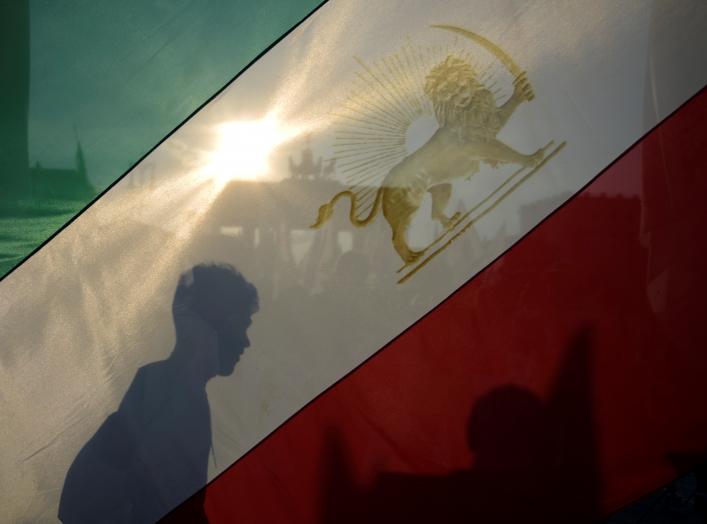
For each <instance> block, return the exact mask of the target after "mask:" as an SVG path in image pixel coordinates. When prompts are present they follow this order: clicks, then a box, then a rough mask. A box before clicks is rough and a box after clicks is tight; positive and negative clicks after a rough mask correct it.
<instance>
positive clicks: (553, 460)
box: [167, 92, 707, 523]
mask: <svg viewBox="0 0 707 524" xmlns="http://www.w3.org/2000/svg"><path fill="white" fill-rule="evenodd" d="M705 151H707V92H702V93H701V94H700V95H698V96H696V97H695V98H694V99H692V100H691V101H690V102H689V103H688V104H686V105H685V106H683V107H682V108H681V109H680V110H679V111H678V112H677V113H676V114H674V115H673V116H671V117H670V118H669V119H667V120H666V121H664V122H663V123H662V124H661V125H660V126H658V127H657V128H656V129H654V130H653V131H652V132H651V133H650V134H648V135H647V136H646V137H645V138H644V139H643V140H642V141H641V142H640V143H638V144H637V145H635V146H633V147H632V148H631V149H630V150H629V151H628V152H627V154H625V155H624V156H623V157H622V158H621V159H620V160H618V161H617V162H616V163H614V164H613V165H612V166H611V167H610V168H608V169H607V170H606V171H605V172H604V173H603V174H601V175H600V176H599V177H598V178H597V179H595V180H594V181H593V182H592V183H591V184H590V185H589V186H588V187H586V188H585V189H584V190H583V191H582V192H581V193H579V194H578V195H577V196H576V197H575V198H573V199H572V200H571V201H570V202H569V203H567V204H566V205H564V206H563V207H562V208H561V209H559V210H558V211H557V212H556V213H554V214H553V215H552V216H551V217H550V218H549V219H547V220H546V221H544V222H543V223H542V224H541V225H540V226H539V227H538V228H536V229H535V230H534V231H533V232H532V233H531V234H530V235H528V236H527V237H526V238H524V239H523V240H522V241H521V242H520V243H518V244H517V245H516V246H515V247H513V249H511V250H510V251H508V252H507V253H506V254H505V255H504V256H503V257H501V258H500V259H498V260H497V261H496V262H494V263H493V264H492V265H491V266H489V267H488V268H487V269H486V270H485V271H483V272H482V273H481V274H479V275H478V276H476V277H475V278H473V279H472V280H471V281H470V282H468V283H467V284H466V285H465V286H464V287H462V288H461V289H459V290H458V291H457V292H456V293H455V294H454V295H452V296H451V297H450V298H449V299H448V300H446V301H445V302H444V303H442V304H441V305H440V306H439V307H438V308H436V309H435V310H434V311H432V312H431V313H430V314H428V315H427V316H426V317H424V318H423V319H422V320H421V321H420V322H418V323H417V324H416V325H414V326H413V327H412V328H411V329H410V330H408V331H407V332H405V333H404V334H403V335H402V336H400V337H399V338H397V339H396V340H395V341H393V342H392V343H391V344H389V345H388V346H386V348H385V350H384V351H381V352H379V353H378V354H377V355H376V356H375V357H374V358H372V359H371V360H369V361H368V362H367V363H366V364H365V365H363V366H362V367H360V368H359V369H357V370H356V371H355V372H353V373H352V374H350V375H349V376H347V377H346V378H345V379H343V380H342V381H340V382H339V383H338V384H336V385H335V386H334V387H332V388H331V389H330V390H328V391H327V392H326V393H325V394H324V395H322V396H320V397H319V398H317V399H316V400H315V401H314V402H312V403H311V404H310V405H309V406H307V407H306V408H305V409H304V410H302V411H301V412H300V413H299V414H297V415H296V416H295V417H294V418H292V419H291V420H290V421H288V422H287V423H286V424H285V425H283V426H282V427H281V428H280V429H279V430H277V431H276V432H275V433H273V434H272V435H271V436H270V437H268V438H267V439H266V440H265V441H263V442H262V443H261V444H260V445H259V446H257V447H256V448H255V449H254V450H252V451H251V452H250V453H248V454H247V455H246V456H244V457H243V458H242V459H241V460H239V461H238V462H237V463H236V464H235V465H234V466H233V467H231V468H230V469H228V470H227V471H226V472H225V473H224V474H222V475H221V476H220V477H218V478H217V479H216V480H215V481H214V482H213V483H211V484H210V485H209V486H208V487H207V489H206V490H205V492H202V493H201V494H199V495H198V496H197V497H194V498H192V499H191V500H190V501H188V502H187V503H186V504H184V505H183V506H181V507H180V508H178V509H177V510H176V511H175V512H173V513H172V514H171V515H170V516H169V517H168V519H167V520H168V521H170V522H171V521H186V520H188V519H189V517H188V515H189V512H190V508H194V507H195V506H198V505H200V504H203V503H204V496H205V501H206V510H207V513H208V516H209V519H210V522H238V523H246V522H258V523H263V522H273V523H275V522H277V523H281V522H302V523H304V522H445V521H452V522H454V521H460V520H463V521H464V522H483V523H490V522H545V523H547V522H573V523H577V522H584V521H591V520H595V519H596V518H597V517H598V516H599V515H606V514H607V513H608V512H611V511H613V510H615V509H617V508H619V507H620V506H622V505H623V504H626V503H627V502H629V501H631V500H632V499H635V498H637V497H639V496H641V495H643V494H645V493H647V492H648V491H650V490H652V489H654V488H656V487H657V486H659V485H661V484H663V483H665V482H667V481H669V480H670V479H671V478H673V477H674V476H675V475H676V467H675V463H676V462H679V463H680V464H682V465H683V466H685V465H690V464H693V463H694V462H695V461H697V460H698V459H699V458H700V457H702V458H704V457H706V456H707V455H706V454H705V450H706V449H707V412H706V410H705V409H704V399H707V353H706V352H705V348H707V334H706V332H705V327H704V326H705V323H704V314H705V311H707V276H706V275H705V271H704V263H703V261H704V259H705V255H706V254H707V249H706V248H705V241H704V238H705V228H706V227H707V206H705V205H704V198H705V195H707V177H706V176H705V174H706V173H707V156H706V155H705ZM617 190H618V191H621V193H622V194H619V195H616V194H615V193H616V191H617ZM630 193H635V196H631V195H630ZM685 458H686V460H685Z"/></svg>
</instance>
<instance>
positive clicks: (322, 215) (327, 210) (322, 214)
mask: <svg viewBox="0 0 707 524" xmlns="http://www.w3.org/2000/svg"><path fill="white" fill-rule="evenodd" d="M344 197H348V198H349V199H350V200H351V209H350V210H349V220H351V223H352V224H353V225H354V226H356V227H363V226H365V225H368V224H370V223H371V221H373V219H374V218H375V217H376V215H377V214H378V211H379V210H380V207H381V202H382V201H383V188H382V187H380V188H378V191H377V192H376V199H375V201H374V202H373V207H372V208H371V211H370V212H369V213H368V216H366V217H364V218H358V217H357V216H356V212H357V211H358V197H357V196H356V195H355V194H354V192H353V191H351V190H346V191H342V192H341V193H337V194H336V195H335V196H334V198H332V199H331V201H330V202H329V203H328V204H324V205H323V206H322V207H320V208H319V215H318V216H317V221H316V222H315V223H314V224H312V225H311V226H309V227H311V228H312V229H316V228H318V227H321V226H322V224H324V222H326V221H327V220H329V219H330V218H331V215H332V214H333V213H334V205H335V204H336V202H337V200H339V199H341V198H344Z"/></svg>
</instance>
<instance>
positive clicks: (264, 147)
mask: <svg viewBox="0 0 707 524" xmlns="http://www.w3.org/2000/svg"><path fill="white" fill-rule="evenodd" d="M217 133H218V139H217V142H216V148H215V150H214V151H212V152H211V153H210V154H209V155H208V156H207V163H206V166H205V170H204V171H205V173H206V175H207V176H209V177H211V178H213V179H214V180H216V181H217V182H220V183H222V184H226V183H227V182H229V181H231V180H258V179H260V178H262V177H263V176H265V175H267V174H268V172H269V170H270V163H269V160H270V156H271V154H272V152H273V151H274V150H275V149H276V148H277V147H278V146H279V145H280V144H282V143H283V142H285V141H287V140H289V139H291V138H293V137H294V136H295V135H296V134H297V131H296V130H295V129H292V128H288V127H286V126H284V125H283V124H282V123H281V122H280V120H279V119H278V118H277V117H276V116H274V115H268V116H266V117H265V118H262V119H260V120H243V121H235V122H227V123H224V124H221V125H219V126H218V128H217Z"/></svg>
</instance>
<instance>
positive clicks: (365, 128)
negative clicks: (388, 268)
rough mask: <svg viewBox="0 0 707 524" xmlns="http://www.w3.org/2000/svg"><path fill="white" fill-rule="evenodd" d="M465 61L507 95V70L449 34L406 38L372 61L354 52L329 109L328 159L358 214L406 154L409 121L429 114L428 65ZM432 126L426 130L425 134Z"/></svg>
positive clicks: (501, 95) (431, 113) (494, 89)
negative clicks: (342, 88)
mask: <svg viewBox="0 0 707 524" xmlns="http://www.w3.org/2000/svg"><path fill="white" fill-rule="evenodd" d="M450 55H453V56H456V57H458V58H461V59H463V60H465V61H467V62H468V63H470V64H471V65H472V66H473V67H474V69H475V70H476V71H477V72H478V79H479V81H481V82H482V83H484V84H485V85H486V86H487V87H488V88H489V90H491V92H492V93H493V94H494V96H495V97H496V98H497V100H499V101H501V100H502V99H503V98H506V97H507V96H509V95H510V92H509V91H508V88H507V87H506V88H504V87H503V86H510V85H511V82H509V81H508V79H507V78H504V77H505V76H506V75H507V74H508V73H507V72H506V71H505V69H503V68H502V67H500V64H499V63H498V61H497V60H495V59H494V58H493V57H490V56H489V57H485V56H477V54H474V55H473V56H472V53H471V52H470V51H469V49H468V48H466V47H463V46H462V45H461V44H460V43H459V42H458V40H457V39H456V38H455V39H454V40H452V41H450V42H449V43H446V44H438V45H428V46H419V45H414V44H412V43H411V42H410V40H409V39H407V40H406V41H405V42H404V43H403V45H402V46H401V47H400V48H399V50H398V51H397V52H395V53H392V54H389V55H386V56H383V57H381V58H379V59H377V60H376V61H373V62H365V61H364V60H363V59H361V58H360V57H354V59H355V61H356V63H357V64H358V66H359V70H358V71H357V72H356V75H355V79H354V81H353V84H352V88H351V95H350V96H349V97H348V98H347V99H346V100H345V102H344V103H343V105H342V107H341V109H340V110H339V111H338V112H337V113H335V114H334V117H335V119H336V120H335V126H334V136H335V140H334V144H333V153H334V158H336V159H337V171H338V174H339V176H340V177H341V179H342V182H344V183H345V184H347V185H348V186H350V188H351V190H352V191H353V192H354V194H355V195H356V198H357V199H358V202H359V205H358V206H357V207H358V215H357V216H358V217H359V218H360V217H363V216H366V215H367V214H368V212H369V211H370V208H371V206H372V205H373V202H374V199H375V194H376V189H377V188H378V187H379V186H380V185H381V184H382V182H383V178H384V177H385V176H386V174H387V173H388V172H389V171H390V170H391V169H392V168H393V167H394V166H395V165H396V164H398V163H399V162H401V161H402V160H403V159H404V158H405V157H406V156H407V155H409V154H410V153H412V151H411V150H410V141H409V140H408V138H409V136H408V134H409V132H410V129H411V126H412V124H413V123H414V122H416V121H418V120H419V119H421V118H427V119H428V120H429V121H433V119H434V110H433V108H432V103H431V101H430V100H429V98H428V97H427V96H426V95H425V92H424V85H425V79H426V77H427V75H428V73H429V72H430V70H431V69H432V68H433V67H434V66H435V65H437V64H438V63H440V62H441V61H442V60H444V59H445V58H446V57H447V56H450ZM434 130H435V129H431V130H429V131H430V134H431V133H433V132H434Z"/></svg>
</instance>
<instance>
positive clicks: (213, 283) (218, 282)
mask: <svg viewBox="0 0 707 524" xmlns="http://www.w3.org/2000/svg"><path fill="white" fill-rule="evenodd" d="M258 307H259V306H258V292H257V290H256V289H255V286H253V285H252V284H251V283H250V282H248V281H247V280H246V279H245V278H244V277H243V275H241V274H240V273H239V272H238V271H237V270H236V269H235V268H234V267H232V266H230V265H227V264H200V265H197V266H194V267H193V268H192V269H191V270H189V271H187V272H185V273H184V274H183V275H182V276H181V278H180V279H179V284H178V286H177V291H176V293H175V295H174V302H173V304H172V314H173V316H174V325H175V329H176V332H177V342H176V346H175V350H174V353H173V358H175V359H178V360H181V361H182V362H184V361H186V362H188V365H189V366H190V367H192V369H191V371H192V372H195V371H197V369H198V370H199V371H200V373H201V375H202V378H203V379H205V380H208V379H210V378H212V377H214V376H216V375H221V376H228V375H230V374H231V373H233V370H234V368H235V365H236V363H237V362H238V359H239V358H240V356H241V355H242V354H243V352H244V351H245V349H246V348H247V347H248V346H250V340H249V339H248V336H247V334H246V332H247V330H248V327H249V326H250V324H251V317H252V316H253V314H255V313H256V312H257V311H258ZM194 367H196V368H197V369H193V368H194Z"/></svg>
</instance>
